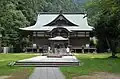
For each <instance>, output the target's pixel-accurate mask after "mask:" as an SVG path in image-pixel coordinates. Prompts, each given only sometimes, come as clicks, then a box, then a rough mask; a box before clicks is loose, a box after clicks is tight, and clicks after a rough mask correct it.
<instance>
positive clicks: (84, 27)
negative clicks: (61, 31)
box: [20, 13, 92, 31]
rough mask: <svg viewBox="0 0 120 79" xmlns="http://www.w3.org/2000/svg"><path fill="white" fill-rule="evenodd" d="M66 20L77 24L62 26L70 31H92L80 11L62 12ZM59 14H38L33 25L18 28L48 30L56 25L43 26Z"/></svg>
mask: <svg viewBox="0 0 120 79" xmlns="http://www.w3.org/2000/svg"><path fill="white" fill-rule="evenodd" d="M62 15H63V16H64V17H65V18H66V19H67V20H69V21H70V22H72V23H74V24H76V25H78V26H62V27H64V28H66V29H68V30H70V31H92V27H91V26H89V25H88V23H87V17H85V14H81V13H63V14H62ZM58 16H59V13H41V14H38V17H37V21H36V24H35V25H33V26H29V27H25V28H20V29H21V30H28V31H50V30H52V29H54V28H56V27H58V26H44V25H46V24H48V23H50V22H52V21H53V20H55V19H56V18H57V17H58Z"/></svg>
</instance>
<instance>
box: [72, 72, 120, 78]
mask: <svg viewBox="0 0 120 79" xmlns="http://www.w3.org/2000/svg"><path fill="white" fill-rule="evenodd" d="M72 79H120V74H112V73H107V72H97V73H94V74H93V75H89V76H88V75H84V76H79V77H73V78H72Z"/></svg>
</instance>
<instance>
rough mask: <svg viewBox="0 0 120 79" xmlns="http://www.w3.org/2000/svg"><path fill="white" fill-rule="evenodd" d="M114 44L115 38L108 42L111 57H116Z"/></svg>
mask: <svg viewBox="0 0 120 79" xmlns="http://www.w3.org/2000/svg"><path fill="white" fill-rule="evenodd" d="M116 47H117V46H116V44H115V40H113V41H111V43H110V48H111V52H112V56H110V57H111V58H117V56H116V54H117V53H116Z"/></svg>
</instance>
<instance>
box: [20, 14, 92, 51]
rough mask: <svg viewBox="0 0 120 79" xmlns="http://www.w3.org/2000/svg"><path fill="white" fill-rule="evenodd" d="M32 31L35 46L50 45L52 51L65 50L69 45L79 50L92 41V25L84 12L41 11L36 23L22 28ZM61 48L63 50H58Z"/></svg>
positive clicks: (32, 40)
mask: <svg viewBox="0 0 120 79" xmlns="http://www.w3.org/2000/svg"><path fill="white" fill-rule="evenodd" d="M20 30H22V31H25V32H29V33H31V42H32V44H33V46H37V47H39V48H40V49H42V47H43V46H48V47H50V50H51V52H65V49H66V48H67V47H71V48H72V50H79V49H81V48H82V46H83V45H84V46H86V45H88V47H89V43H90V32H91V31H92V27H91V26H89V25H88V22H87V17H86V14H84V13H63V12H58V13H47V12H44V13H39V14H38V17H37V21H36V23H35V25H33V26H29V27H25V28H20ZM57 49H61V50H59V51H58V50H57Z"/></svg>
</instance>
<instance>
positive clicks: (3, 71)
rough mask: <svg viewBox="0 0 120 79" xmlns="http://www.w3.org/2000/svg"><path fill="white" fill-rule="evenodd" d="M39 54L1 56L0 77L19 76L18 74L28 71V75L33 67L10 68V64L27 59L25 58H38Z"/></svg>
mask: <svg viewBox="0 0 120 79" xmlns="http://www.w3.org/2000/svg"><path fill="white" fill-rule="evenodd" d="M37 55H38V54H25V53H17V54H15V53H12V54H2V53H1V54H0V76H3V75H5V76H6V75H13V74H15V75H16V74H17V72H19V73H20V72H21V71H24V72H25V71H26V72H27V73H28V75H30V73H31V72H32V70H33V68H32V67H29V68H27V67H10V66H8V63H10V62H12V61H17V60H20V59H25V58H31V57H34V56H37Z"/></svg>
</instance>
